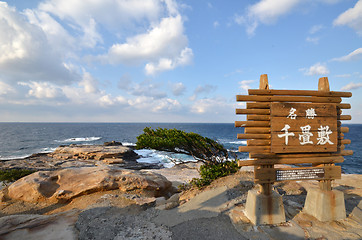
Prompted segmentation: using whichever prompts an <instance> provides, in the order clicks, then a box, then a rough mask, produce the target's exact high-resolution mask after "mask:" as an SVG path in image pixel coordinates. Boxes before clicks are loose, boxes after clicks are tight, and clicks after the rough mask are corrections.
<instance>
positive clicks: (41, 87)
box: [18, 82, 62, 99]
mask: <svg viewBox="0 0 362 240" xmlns="http://www.w3.org/2000/svg"><path fill="white" fill-rule="evenodd" d="M18 84H19V85H22V86H28V87H29V88H30V90H29V92H28V94H29V96H33V97H36V98H40V99H42V98H57V97H60V96H62V90H61V89H60V88H59V87H56V86H54V85H52V84H50V83H47V82H30V83H26V82H19V83H18Z"/></svg>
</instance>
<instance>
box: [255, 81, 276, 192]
mask: <svg viewBox="0 0 362 240" xmlns="http://www.w3.org/2000/svg"><path fill="white" fill-rule="evenodd" d="M259 89H263V90H265V89H269V82H268V75H267V74H262V75H260V83H259ZM260 167H261V168H274V165H262V166H260ZM254 171H257V169H256V166H255V167H254ZM272 190H273V187H272V184H271V183H262V184H260V193H261V194H264V195H270V194H271V192H272Z"/></svg>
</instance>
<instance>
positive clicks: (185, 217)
mask: <svg viewBox="0 0 362 240" xmlns="http://www.w3.org/2000/svg"><path fill="white" fill-rule="evenodd" d="M174 173H175V174H177V171H175V172H174ZM179 173H182V171H181V170H180V171H179ZM361 182H362V175H343V176H342V179H341V180H338V181H335V182H334V183H333V188H335V189H338V190H340V191H342V192H343V193H344V195H345V203H346V209H349V210H347V216H346V219H344V220H340V221H332V222H320V221H318V220H317V219H315V218H314V217H312V216H309V215H307V214H305V213H303V211H302V209H303V205H304V201H305V198H306V194H307V190H308V189H309V188H311V187H316V186H317V185H318V182H317V181H303V182H299V181H298V182H295V181H294V182H281V183H277V184H275V185H274V188H275V191H277V192H279V193H280V194H281V195H282V196H283V202H284V207H285V213H286V219H287V222H286V223H283V224H279V225H273V226H253V225H252V224H251V223H250V221H249V220H248V219H247V218H246V217H245V215H244V213H243V210H244V207H245V200H246V196H247V192H248V190H250V189H253V188H254V187H256V186H254V184H253V172H245V171H239V172H238V173H236V174H234V175H232V176H227V177H224V178H221V179H217V180H216V181H214V182H213V183H212V184H211V185H210V186H208V187H206V188H204V189H201V190H200V189H190V190H188V191H185V192H182V193H180V194H179V195H178V196H177V198H176V199H178V201H179V205H175V208H172V209H170V210H160V209H162V208H159V207H156V208H155V207H154V206H156V205H155V204H157V201H158V200H157V199H156V200H155V201H154V202H152V201H149V202H148V203H145V204H141V205H137V204H136V201H135V199H137V198H139V199H140V198H141V196H138V195H137V194H134V195H130V194H128V195H127V194H125V193H122V192H121V191H120V190H119V189H118V190H109V191H105V192H96V193H91V194H88V195H83V196H80V197H77V198H74V199H72V200H71V202H70V203H67V204H63V205H59V204H58V205H57V204H53V205H49V204H48V205H46V204H45V205H42V206H40V205H38V208H37V209H38V210H34V211H33V212H32V213H37V212H38V213H42V214H50V215H49V217H52V218H54V219H57V218H59V222H60V223H62V222H63V223H62V224H59V227H58V230H57V231H60V229H63V230H64V233H74V234H75V235H72V236H73V237H74V238H75V239H102V240H104V239H117V240H118V239H361V238H362V227H361V226H362V214H361V213H362V203H361V201H362V185H361V184H360V183H361ZM171 199H173V198H170V199H165V200H163V201H161V200H160V202H166V204H167V202H168V201H170V200H171ZM146 202H147V201H146ZM2 204H3V205H7V204H8V207H4V206H1V212H2V213H3V214H4V213H5V210H7V212H6V215H12V214H14V213H17V214H19V213H22V214H25V215H24V216H23V217H25V218H26V216H28V215H26V213H28V212H31V211H30V205H29V207H27V208H26V207H24V208H23V209H22V210H21V211H20V212H19V209H20V207H21V202H20V201H18V202H16V203H15V202H12V200H9V201H5V202H3V203H2ZM15 204H17V205H16V206H17V212H15V211H13V213H12V212H11V211H10V210H9V207H10V206H11V205H13V206H14V205H15ZM26 204H30V203H23V205H24V206H25V205H26ZM31 204H37V203H31ZM38 204H39V203H38ZM33 208H34V205H33ZM72 208H76V209H79V210H76V211H79V212H77V213H76V214H75V215H76V219H75V220H74V219H73V218H72V217H71V219H73V220H72V221H68V220H64V219H68V218H65V217H63V215H61V214H65V215H66V216H67V214H68V211H69V210H70V209H72ZM14 209H15V207H14ZM34 209H35V208H34ZM59 214H60V215H59ZM69 214H70V216H72V214H74V213H69ZM65 215H64V216H65ZM34 216H37V217H35V219H36V218H39V221H43V220H42V219H44V217H48V216H45V215H31V218H34ZM8 217H9V216H5V220H6V218H8ZM49 219H51V218H49ZM62 219H63V220H62ZM0 221H4V220H3V218H0ZM68 223H69V224H68ZM19 224H20V225H19V226H23V227H21V229H22V230H21V231H20V230H19V229H16V224H15V225H14V224H13V225H11V226H10V225H8V224H7V225H6V224H5V225H4V226H10V227H6V229H5V228H2V231H3V233H2V234H0V238H1V239H21V238H27V234H28V233H29V232H31V231H32V230H33V229H34V225H31V224H30V225H21V224H22V223H21V222H19ZM1 226H3V225H1ZM50 226H52V224H50V225H49V227H48V225H44V228H42V229H43V230H42V231H43V233H42V234H46V233H48V234H50V235H49V236H51V235H52V231H53V230H52V229H54V228H52V227H50ZM74 230H75V231H74ZM39 236H44V235H39ZM69 236H70V237H69V239H72V236H71V235H69ZM30 239H31V238H30ZM38 239H51V238H43V237H39V238H38ZM54 239H56V238H54Z"/></svg>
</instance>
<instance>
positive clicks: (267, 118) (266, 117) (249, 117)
mask: <svg viewBox="0 0 362 240" xmlns="http://www.w3.org/2000/svg"><path fill="white" fill-rule="evenodd" d="M246 120H248V121H270V116H269V115H247V116H246Z"/></svg>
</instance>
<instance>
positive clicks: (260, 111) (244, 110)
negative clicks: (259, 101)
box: [235, 108, 270, 115]
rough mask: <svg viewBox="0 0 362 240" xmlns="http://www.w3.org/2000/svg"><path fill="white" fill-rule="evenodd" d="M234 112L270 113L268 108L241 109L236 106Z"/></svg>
mask: <svg viewBox="0 0 362 240" xmlns="http://www.w3.org/2000/svg"><path fill="white" fill-rule="evenodd" d="M235 112H236V114H259V115H268V114H270V110H269V109H241V108H237V109H236V110H235Z"/></svg>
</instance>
